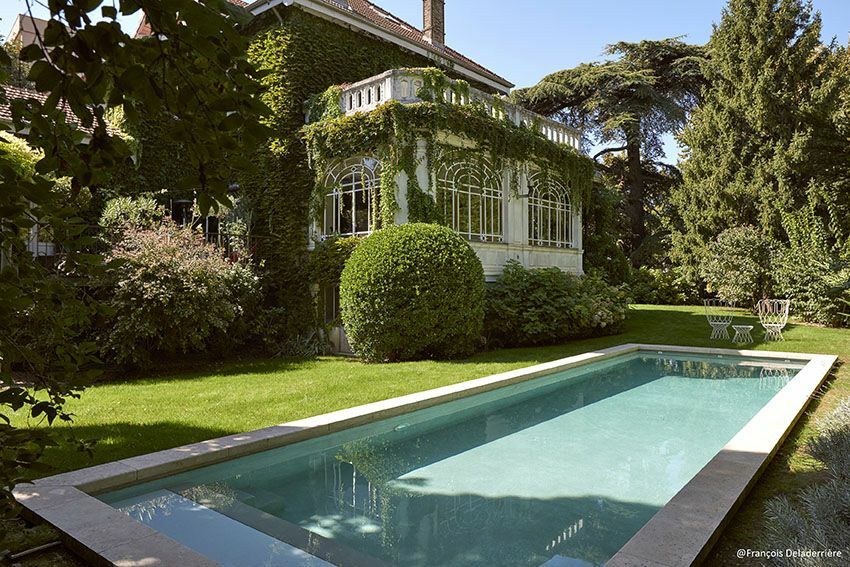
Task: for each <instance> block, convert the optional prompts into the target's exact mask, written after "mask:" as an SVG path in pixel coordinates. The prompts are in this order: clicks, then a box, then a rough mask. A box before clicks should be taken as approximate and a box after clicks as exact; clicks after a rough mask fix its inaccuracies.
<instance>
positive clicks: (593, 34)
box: [0, 0, 850, 163]
mask: <svg viewBox="0 0 850 567" xmlns="http://www.w3.org/2000/svg"><path fill="white" fill-rule="evenodd" d="M373 2H375V3H376V4H378V5H380V6H381V7H382V8H384V9H386V10H389V11H390V12H392V13H393V14H395V15H396V16H398V17H400V18H401V19H403V20H406V21H407V22H409V23H410V24H412V25H414V26H417V27H421V25H422V1H421V0H373ZM107 3H109V4H111V1H110V0H107ZM725 3H726V2H725V0H667V1H663V0H631V1H629V0H597V1H595V2H588V1H587V0H582V1H577V0H447V1H446V43H447V45H450V46H451V47H453V48H454V49H456V50H458V51H460V52H461V53H463V54H464V55H466V56H467V57H470V58H472V59H474V60H475V61H477V62H478V63H480V64H481V65H484V66H485V67H487V68H488V69H490V70H491V71H493V72H495V73H497V74H499V75H501V76H503V77H505V78H506V79H508V80H509V81H511V82H512V83H515V84H516V85H517V86H518V87H523V86H531V85H533V84H535V83H536V82H537V81H539V80H540V79H541V78H543V77H544V76H545V75H547V74H549V73H551V72H553V71H557V70H560V69H567V68H569V67H574V66H576V65H578V64H579V63H585V62H590V61H598V60H600V59H602V58H603V57H604V50H605V46H606V45H608V44H611V43H614V42H617V41H639V40H641V39H662V38H665V37H674V36H684V39H685V41H687V42H689V43H705V42H706V41H707V40H708V38H709V36H710V35H711V28H712V24H713V23H716V22H717V21H719V19H720V13H721V10H722V8H723V6H724V5H725ZM814 7H815V9H816V10H819V11H820V12H821V14H822V16H823V24H824V25H823V39H824V41H829V40H830V39H832V38H833V37H836V38H837V39H838V41H839V42H841V43H842V44H847V40H848V36H850V1H848V0H814ZM25 10H26V5H25V2H24V0H0V33H2V34H4V35H5V34H7V33H8V32H9V29H10V28H11V27H12V23H13V22H14V20H15V16H16V15H17V14H18V13H20V12H24V11H25ZM34 14H35V15H36V16H39V15H42V16H43V15H44V14H45V10H44V8H41V7H38V9H34ZM137 22H138V18H137V17H129V18H125V19H124V20H123V22H122V24H123V25H126V26H130V27H135V25H136V24H137ZM665 153H666V154H667V161H670V162H671V163H674V162H675V161H676V156H677V154H678V150H677V147H676V145H675V142H674V141H673V140H672V138H669V137H668V139H667V141H666V144H665Z"/></svg>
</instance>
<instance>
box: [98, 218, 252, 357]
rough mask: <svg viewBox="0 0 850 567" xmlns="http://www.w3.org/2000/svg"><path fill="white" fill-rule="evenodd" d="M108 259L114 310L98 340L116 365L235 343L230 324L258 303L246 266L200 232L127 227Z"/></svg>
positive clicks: (169, 227) (108, 294)
mask: <svg viewBox="0 0 850 567" xmlns="http://www.w3.org/2000/svg"><path fill="white" fill-rule="evenodd" d="M107 259H108V261H109V269H108V276H107V281H106V285H105V289H104V290H103V291H104V293H105V294H106V301H107V303H108V304H109V306H110V307H111V308H112V310H113V311H114V314H113V316H112V317H111V320H110V321H109V324H108V325H107V328H108V331H107V332H106V334H105V337H104V341H103V345H104V351H105V353H104V354H105V355H106V357H107V358H110V359H112V360H114V361H115V362H118V363H122V364H131V365H139V364H143V363H145V362H148V361H150V360H151V359H152V357H153V356H154V355H174V354H179V353H188V352H197V351H203V350H206V349H208V348H209V347H210V346H211V345H212V344H214V343H215V342H216V341H219V342H222V341H227V342H230V343H234V342H238V340H239V336H236V335H238V333H234V332H232V331H233V329H234V328H235V327H236V326H238V325H240V324H244V321H243V319H244V318H245V316H246V313H249V312H250V311H252V310H253V309H254V308H255V306H256V304H257V303H258V301H259V293H260V292H259V282H258V278H257V276H256V275H255V274H254V273H253V271H252V269H251V266H250V265H249V264H246V263H234V262H231V261H229V260H228V259H227V258H225V257H224V255H223V254H222V253H221V251H220V250H218V249H216V248H215V247H214V246H212V245H211V244H208V243H207V242H206V241H205V240H204V237H203V236H202V235H200V234H198V233H196V232H194V231H192V230H191V229H186V228H179V227H177V226H176V225H174V224H172V223H165V224H163V225H161V226H159V227H158V228H155V229H140V228H128V229H126V230H125V232H124V233H123V235H122V237H121V239H120V240H119V241H118V242H117V243H116V244H115V245H114V247H113V249H112V250H111V252H110V253H109V254H108V256H107ZM243 326H244V325H243Z"/></svg>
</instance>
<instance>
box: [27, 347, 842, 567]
mask: <svg viewBox="0 0 850 567" xmlns="http://www.w3.org/2000/svg"><path fill="white" fill-rule="evenodd" d="M638 351H648V352H658V351H664V352H676V353H683V354H707V355H727V356H753V357H758V358H762V359H765V358H776V359H781V360H786V359H792V360H800V361H807V363H806V365H805V366H804V368H803V369H802V370H800V372H799V373H798V374H797V376H795V377H794V379H793V380H791V381H790V382H789V383H788V384H787V385H785V386H784V387H783V388H782V390H780V392H779V393H777V394H776V395H775V396H774V397H773V398H772V399H771V401H770V402H769V403H768V404H767V405H766V406H765V407H764V408H762V409H761V411H759V413H758V414H756V416H755V417H753V419H752V420H751V421H750V422H749V423H748V424H747V425H746V426H745V427H744V428H743V429H742V430H741V431H740V432H739V433H738V434H737V435H736V436H735V437H734V438H733V439H732V441H730V442H729V443H728V444H727V445H726V446H725V447H724V448H723V449H722V450H721V451H720V453H718V454H717V456H715V457H714V458H713V459H712V460H711V461H709V463H708V464H707V465H706V466H705V467H704V468H703V469H702V470H701V471H700V472H699V473H698V474H697V475H696V476H695V477H694V478H693V479H691V481H690V482H688V484H686V485H685V487H684V488H682V490H680V491H679V492H678V493H677V494H676V495H675V496H674V497H673V499H672V500H670V502H669V503H668V504H667V505H666V506H664V508H662V509H661V510H660V511H659V512H658V513H657V514H656V515H655V516H653V518H652V519H651V520H650V521H649V522H648V523H647V524H646V525H645V526H644V527H643V528H642V529H641V530H640V531H639V532H638V533H637V534H635V536H634V537H633V538H632V539H631V540H629V542H628V543H626V545H625V546H624V547H623V548H622V549H620V551H619V552H618V553H617V554H616V555H615V556H614V557H613V558H612V559H611V560H610V561H609V562H608V563H607V564H606V565H607V566H608V567H624V566H636V565H643V566H647V567H675V566H678V565H691V564H692V563H695V562H698V561H699V560H701V559H702V558H703V557H704V555H705V554H706V553H707V552H708V550H709V549H710V548H711V545H713V543H714V541H715V540H716V538H717V537H718V536H719V533H720V530H721V529H722V527H723V526H724V525H725V523H726V521H727V520H728V518H729V517H730V516H731V515H732V514H733V513H734V511H735V509H736V508H737V506H738V505H739V504H740V502H741V501H742V500H743V498H744V496H745V495H746V493H747V491H748V490H749V489H750V488H751V487H752V485H753V484H754V483H755V481H756V479H757V478H758V476H759V474H760V473H761V472H762V470H763V469H764V467H765V466H766V465H767V463H768V462H769V460H770V457H772V455H773V453H774V452H775V451H776V450H777V449H778V447H779V446H780V445H781V443H782V441H783V440H784V439H785V437H786V435H787V434H788V432H790V430H791V428H792V427H793V426H794V424H795V423H796V421H797V419H798V418H799V417H800V415H802V413H803V411H804V410H805V407H806V405H807V404H808V402H809V400H810V399H811V397H812V396H813V395H814V394H815V392H816V391H817V389H818V388H819V387H820V385H821V384H822V382H823V381H824V380H825V379H826V376H827V375H828V373H829V370H830V369H831V368H832V366H833V365H834V363H835V361H836V360H837V357H836V356H828V355H813V354H802V353H787V352H768V351H751V350H732V349H715V348H700V347H678V346H670V345H651V344H636V343H630V344H623V345H619V346H615V347H610V348H606V349H601V350H597V351H592V352H587V353H584V354H579V355H576V356H570V357H567V358H563V359H560V360H555V361H551V362H546V363H543V364H537V365H534V366H530V367H526V368H521V369H517V370H512V371H509V372H504V373H500V374H494V375H492V376H486V377H484V378H478V379H474V380H468V381H466V382H461V383H458V384H453V385H450V386H443V387H440V388H434V389H431V390H426V391H423V392H418V393H415V394H409V395H406V396H400V397H397V398H391V399H388V400H382V401H379V402H374V403H370V404H365V405H361V406H357V407H354V408H349V409H344V410H340V411H335V412H331V413H327V414H324V415H319V416H315V417H310V418H307V419H301V420H297V421H292V422H288V423H284V424H281V425H275V426H271V427H266V428H263V429H259V430H256V431H252V432H248V433H240V434H237V435H228V436H225V437H219V438H217V439H211V440H209V441H202V442H199V443H192V444H189V445H184V446H182V447H176V448H174V449H167V450H164V451H158V452H156V453H150V454H147V455H140V456H137V457H131V458H128V459H122V460H120V461H115V462H111V463H105V464H102V465H97V466H94V467H89V468H86V469H80V470H76V471H71V472H67V473H63V474H58V475H54V476H50V477H46V478H43V479H39V480H36V481H34V482H33V483H26V484H19V485H18V486H16V487H15V489H14V495H15V498H16V499H17V500H18V502H20V503H21V505H22V506H23V508H24V514H25V515H26V516H28V517H29V518H30V519H38V520H41V521H44V522H46V523H48V524H51V525H52V526H54V527H55V528H56V529H57V530H58V531H59V532H60V534H61V535H62V539H63V541H64V542H65V544H66V545H67V546H68V547H69V548H70V549H72V550H73V551H74V552H76V553H77V554H79V555H80V556H81V557H83V558H84V559H86V560H88V561H89V562H91V563H94V564H97V565H145V566H146V567H147V566H156V565H181V566H186V567H194V566H199V567H200V566H211V565H218V563H216V562H215V561H213V560H211V559H209V558H207V557H205V556H203V555H201V554H199V553H197V552H195V551H193V550H191V549H189V548H188V547H186V546H184V545H182V544H180V543H178V542H176V541H175V540H173V539H171V538H169V537H167V536H165V535H163V534H161V533H159V532H157V531H155V530H153V529H152V528H149V527H148V526H146V525H144V524H142V523H141V522H137V521H135V520H133V519H132V518H130V517H129V516H128V515H126V514H124V513H123V512H120V511H118V510H116V509H114V508H112V507H111V506H109V505H108V504H105V503H103V502H101V501H100V500H98V499H97V498H95V497H93V496H92V495H91V494H96V493H101V492H105V491H108V490H114V489H118V488H122V487H125V486H128V485H133V484H138V483H141V482H147V481H149V480H154V479H157V478H161V477H164V476H168V475H172V474H175V473H178V472H182V471H186V470H189V469H194V468H198V467H201V466H205V465H210V464H214V463H218V462H222V461H225V460H230V459H233V458H236V457H241V456H245V455H249V454H252V453H257V452H260V451H265V450H268V449H273V448H276V447H282V446H284V445H289V444H292V443H297V442H299V441H304V440H306V439H311V438H314V437H319V436H322V435H327V434H328V433H332V432H335V431H340V430H342V429H348V428H351V427H356V426H358V425H364V424H366V423H369V422H372V421H377V420H380V419H385V418H388V417H393V416H397V415H401V414H404V413H408V412H411V411H415V410H418V409H423V408H426V407H431V406H434V405H438V404H441V403H444V402H448V401H451V400H455V399H459V398H464V397H467V396H471V395H475V394H479V393H482V392H487V391H490V390H494V389H497V388H501V387H504V386H508V385H511V384H515V383H519V382H524V381H526V380H531V379H533V378H537V377H539V376H542V375H545V374H549V373H551V372H553V371H560V370H566V369H568V368H573V367H577V366H582V365H585V364H588V363H591V362H599V361H601V360H605V359H609V358H613V357H616V356H620V355H624V354H628V353H632V352H638Z"/></svg>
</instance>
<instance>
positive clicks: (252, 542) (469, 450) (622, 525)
mask: <svg viewBox="0 0 850 567" xmlns="http://www.w3.org/2000/svg"><path fill="white" fill-rule="evenodd" d="M802 366H803V364H802V363H800V362H794V361H785V362H782V361H779V362H777V361H775V360H773V361H766V360H760V359H755V358H746V359H744V358H731V357H697V356H685V355H681V354H678V353H677V354H668V353H657V354H651V353H644V352H641V353H635V354H630V355H624V356H621V357H617V358H615V359H612V360H609V361H605V362H600V363H594V364H591V365H587V366H583V367H581V368H577V369H571V370H567V371H562V372H556V373H553V374H551V375H547V376H544V377H541V378H536V379H534V380H531V381H528V382H525V383H522V384H517V385H513V386H507V387H504V388H500V389H499V390H495V391H492V392H488V393H485V394H479V395H476V396H472V397H469V398H466V399H463V400H457V401H454V402H449V403H446V404H441V405H440V406H436V407H433V408H429V409H426V410H420V411H417V412H413V413H410V414H407V415H404V416H400V417H397V418H392V419H387V420H382V421H379V422H376V423H374V424H370V425H366V426H362V427H357V428H352V429H349V430H346V431H342V432H339V433H334V434H331V435H327V436H324V437H320V438H316V439H312V440H309V441H305V442H301V443H297V444H293V445H289V446H286V447H282V448H279V449H274V450H270V451H265V452H262V453H257V454H254V455H250V456H247V457H241V458H238V459H234V460H232V461H227V462H224V463H221V464H217V465H212V466H208V467H205V468H200V469H196V470H192V471H188V472H185V473H180V474H177V475H174V476H170V477H167V478H163V479H160V480H157V481H153V482H148V483H145V484H141V485H137V486H133V487H130V488H127V489H122V490H118V491H114V492H110V493H106V494H102V495H99V496H98V498H100V499H102V500H103V501H105V502H107V503H109V504H110V505H112V506H114V507H116V508H119V509H121V510H123V511H124V512H126V513H127V514H129V515H130V516H131V517H133V518H135V519H137V520H139V521H141V522H144V523H145V524H148V525H150V526H151V527H153V528H154V529H156V530H159V531H161V532H163V533H165V534H166V535H168V536H169V537H172V538H173V539H176V540H177V541H180V542H182V543H184V544H185V545H187V546H189V547H191V548H193V549H195V550H197V551H199V552H201V553H202V554H204V555H206V556H208V557H211V558H212V559H215V560H216V561H218V562H219V563H221V564H223V565H228V566H259V565H287V566H289V565H299V566H300V565H312V566H326V565H331V564H336V565H345V566H361V565H364V566H365V565H369V566H375V565H403V566H497V565H505V566H511V567H521V566H535V567H536V566H542V565H545V566H546V567H566V566H571V567H572V566H583V565H599V564H602V563H604V562H605V561H607V560H608V559H610V558H611V556H613V555H614V553H616V551H617V550H618V549H619V548H620V547H621V546H622V545H623V544H625V543H626V541H627V540H628V539H629V538H630V537H631V536H632V535H634V534H635V533H636V532H637V531H638V530H639V529H640V528H641V526H643V525H644V524H645V523H646V522H647V521H648V520H649V519H650V518H651V517H652V516H653V514H655V512H657V511H658V510H659V509H660V508H661V507H662V506H664V504H665V503H667V501H669V500H670V498H672V497H673V495H675V494H676V492H677V491H678V490H679V489H680V488H682V487H683V486H684V485H685V484H686V483H687V482H688V481H689V480H690V479H691V478H692V477H693V476H694V475H695V474H696V473H697V472H698V471H699V470H700V469H701V468H702V467H703V466H704V465H705V464H706V463H707V462H708V461H709V460H710V459H711V458H712V457H713V456H714V455H715V454H717V452H718V451H719V450H720V449H721V448H722V447H723V445H725V444H726V443H727V442H728V441H729V440H730V439H731V438H732V437H733V436H734V435H735V434H736V433H737V432H738V431H739V430H740V429H741V428H742V427H743V426H744V425H745V424H746V423H747V422H748V421H749V420H750V419H751V418H752V417H753V416H754V415H755V414H756V413H757V412H758V411H759V410H760V409H761V408H762V407H763V406H764V405H765V404H766V403H767V402H768V401H769V400H770V399H771V398H772V397H773V395H774V394H776V392H778V391H779V390H780V389H781V388H782V387H783V386H784V385H785V384H786V383H787V382H788V381H789V380H790V379H791V378H793V376H794V375H795V374H796V372H797V371H798V370H799V369H800V368H802Z"/></svg>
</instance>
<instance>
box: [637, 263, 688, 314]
mask: <svg viewBox="0 0 850 567" xmlns="http://www.w3.org/2000/svg"><path fill="white" fill-rule="evenodd" d="M629 290H630V292H631V294H632V298H633V299H634V301H635V303H649V304H652V305H693V304H695V303H698V302H699V299H700V297H699V288H698V287H697V286H696V285H695V284H694V282H692V281H690V280H689V279H688V278H687V276H686V274H685V273H684V270H682V269H681V268H680V267H678V266H674V267H672V268H647V267H644V266H641V267H640V268H635V269H634V270H632V273H631V279H630V280H629Z"/></svg>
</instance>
